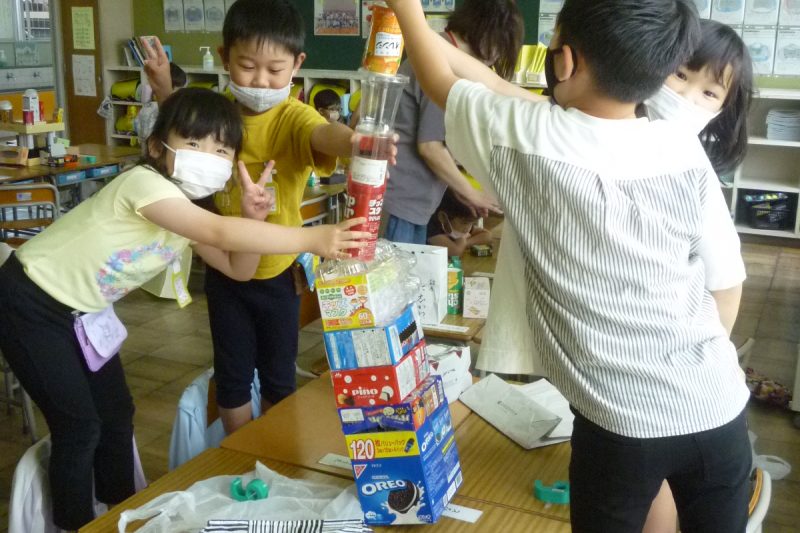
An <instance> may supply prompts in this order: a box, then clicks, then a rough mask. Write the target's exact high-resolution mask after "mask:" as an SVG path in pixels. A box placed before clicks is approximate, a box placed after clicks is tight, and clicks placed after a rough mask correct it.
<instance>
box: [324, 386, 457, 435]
mask: <svg viewBox="0 0 800 533" xmlns="http://www.w3.org/2000/svg"><path fill="white" fill-rule="evenodd" d="M446 401H447V400H446V396H445V392H444V386H443V383H442V378H441V377H440V376H434V375H430V376H428V377H427V378H425V380H424V381H423V382H422V383H420V385H419V387H417V388H416V389H414V390H413V391H412V392H411V394H409V395H408V396H406V397H405V398H403V400H402V401H400V402H396V403H392V404H389V405H377V406H371V407H344V408H341V409H339V418H340V419H341V421H342V431H343V432H344V434H345V435H350V434H353V433H365V432H368V431H382V430H408V431H415V430H417V429H419V427H420V426H422V424H424V423H425V420H427V419H428V414H429V413H430V414H433V413H434V412H435V411H436V410H437V409H438V408H439V406H440V405H442V404H443V403H446Z"/></svg>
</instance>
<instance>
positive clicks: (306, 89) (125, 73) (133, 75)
mask: <svg viewBox="0 0 800 533" xmlns="http://www.w3.org/2000/svg"><path fill="white" fill-rule="evenodd" d="M181 68H183V70H184V71H185V72H186V75H187V78H188V80H189V84H190V85H192V84H201V83H203V84H209V86H210V87H212V88H214V90H218V91H224V90H225V88H226V87H227V86H228V81H229V79H230V78H229V77H228V73H227V72H226V71H225V70H224V69H223V68H221V67H216V68H215V69H214V70H203V69H202V67H184V66H181ZM104 74H105V75H104V76H103V91H104V94H106V95H110V94H111V86H112V85H113V84H114V83H117V82H120V81H124V80H138V81H142V80H144V79H146V76H145V74H144V72H143V70H142V69H141V68H140V67H127V66H114V67H107V68H106V69H105V72H104ZM360 76H361V75H360V73H359V72H357V71H355V70H352V71H350V70H324V69H301V70H299V71H298V72H297V76H296V77H295V78H294V83H295V85H299V86H300V87H302V88H303V94H304V95H306V96H307V95H308V94H310V93H311V88H312V87H313V86H314V85H315V84H317V83H336V84H342V85H344V86H345V87H347V88H348V91H349V92H350V93H351V94H352V93H353V92H355V91H357V90H358V89H359V87H360V81H359V80H360ZM141 105H142V104H141V103H140V102H135V101H131V100H118V99H113V98H112V100H111V107H112V109H111V114H110V116H109V118H108V119H107V120H106V143H107V144H109V145H112V146H113V145H120V144H128V145H130V144H133V145H135V144H137V143H138V138H137V137H136V136H135V135H131V134H124V133H119V132H117V131H116V130H115V124H116V122H117V119H119V118H120V117H122V116H124V115H125V114H126V113H127V112H128V107H129V106H135V107H140V106H141Z"/></svg>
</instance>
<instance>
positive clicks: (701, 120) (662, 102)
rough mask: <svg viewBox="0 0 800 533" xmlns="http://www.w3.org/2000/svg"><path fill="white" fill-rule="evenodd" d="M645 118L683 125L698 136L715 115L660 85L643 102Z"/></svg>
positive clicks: (717, 113)
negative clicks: (656, 90)
mask: <svg viewBox="0 0 800 533" xmlns="http://www.w3.org/2000/svg"><path fill="white" fill-rule="evenodd" d="M644 104H645V106H647V116H648V117H649V118H650V119H651V120H652V119H660V120H672V121H677V122H680V123H682V124H685V125H686V126H687V127H689V128H691V130H692V131H693V132H694V133H695V134H699V133H700V132H701V131H703V130H704V129H705V127H706V126H708V123H709V122H711V121H712V120H714V119H715V118H716V117H717V115H719V113H720V112H719V111H717V112H716V113H715V112H713V111H709V110H708V109H705V108H703V107H700V106H699V105H697V104H693V103H692V102H690V101H689V100H687V99H686V98H684V97H683V96H681V95H679V94H678V93H676V92H675V91H673V90H672V89H670V88H669V87H667V86H666V85H662V86H661V89H659V90H658V92H657V93H656V94H654V95H653V96H651V97H650V98H648V99H647V100H645V101H644Z"/></svg>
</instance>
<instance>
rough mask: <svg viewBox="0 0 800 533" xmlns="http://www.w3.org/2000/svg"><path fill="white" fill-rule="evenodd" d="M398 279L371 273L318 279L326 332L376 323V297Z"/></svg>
mask: <svg viewBox="0 0 800 533" xmlns="http://www.w3.org/2000/svg"><path fill="white" fill-rule="evenodd" d="M392 281H394V280H387V279H386V277H385V276H380V275H375V273H371V272H367V273H365V274H357V275H354V276H344V277H341V278H336V279H332V280H330V281H327V282H326V281H323V280H322V278H317V299H318V300H319V311H320V315H321V317H322V327H323V329H324V330H325V331H337V330H341V329H357V328H371V327H374V326H376V325H377V324H376V322H375V315H374V313H373V310H374V309H375V302H376V299H377V298H378V297H379V296H380V292H381V291H382V290H385V289H387V287H388V286H389V285H390V284H391V282H392Z"/></svg>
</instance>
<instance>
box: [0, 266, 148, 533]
mask: <svg viewBox="0 0 800 533" xmlns="http://www.w3.org/2000/svg"><path fill="white" fill-rule="evenodd" d="M71 311H72V310H71V309H69V308H68V307H66V306H64V305H62V304H61V303H59V302H57V301H56V300H54V299H53V298H51V297H50V296H49V295H47V294H46V293H45V292H44V291H42V290H41V289H40V288H39V287H38V286H37V285H36V284H34V283H33V282H32V281H31V280H30V279H29V278H28V277H27V276H26V275H25V272H24V271H23V269H22V265H21V264H20V263H19V261H18V260H17V258H16V257H15V256H14V255H12V256H11V257H10V258H9V259H8V261H6V263H5V264H4V265H3V266H2V268H0V350H2V352H3V356H4V357H5V358H6V360H7V361H8V363H9V365H10V366H11V369H12V370H13V371H14V374H15V375H16V376H17V378H19V381H20V383H21V384H22V386H23V387H25V390H26V391H27V392H28V394H29V395H30V396H31V398H32V399H33V401H34V402H36V405H38V406H39V409H41V410H42V413H44V416H45V419H46V420H47V425H48V426H49V427H50V438H51V441H52V449H51V454H50V468H49V475H50V491H51V495H52V501H53V522H54V523H55V524H56V525H57V526H58V527H60V528H62V529H78V528H79V527H81V526H83V525H84V524H86V523H88V522H90V521H91V520H92V519H93V518H94V508H93V498H92V485H93V484H94V489H95V495H96V497H97V499H98V500H99V501H101V502H104V503H107V504H115V503H119V502H121V501H122V500H124V499H125V498H127V497H128V496H130V495H132V494H133V493H134V482H133V444H132V442H133V410H134V407H133V400H132V398H131V395H130V392H129V391H128V385H127V384H126V382H125V375H124V373H123V370H122V363H121V362H120V358H119V355H115V356H114V357H113V358H112V359H111V360H110V361H109V362H108V363H106V364H105V366H103V368H102V369H100V371H98V372H91V371H90V370H89V368H88V367H87V366H86V361H85V359H84V358H83V354H82V353H81V351H80V348H79V346H78V341H77V339H76V338H75V332H74V330H73V316H72V313H71Z"/></svg>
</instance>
